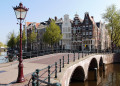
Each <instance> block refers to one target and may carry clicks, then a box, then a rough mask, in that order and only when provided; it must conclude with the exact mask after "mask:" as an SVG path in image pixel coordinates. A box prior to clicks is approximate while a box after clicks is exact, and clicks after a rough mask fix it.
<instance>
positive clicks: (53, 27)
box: [43, 20, 62, 45]
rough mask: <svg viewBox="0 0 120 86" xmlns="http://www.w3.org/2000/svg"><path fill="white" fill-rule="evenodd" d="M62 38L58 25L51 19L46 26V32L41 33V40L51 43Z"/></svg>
mask: <svg viewBox="0 0 120 86" xmlns="http://www.w3.org/2000/svg"><path fill="white" fill-rule="evenodd" d="M61 39H62V34H61V30H60V27H59V26H58V25H57V24H55V21H54V20H52V21H51V23H50V25H49V26H48V27H47V28H46V32H45V33H44V35H43V41H44V42H45V43H47V44H50V45H53V44H54V43H57V42H59V40H61Z"/></svg>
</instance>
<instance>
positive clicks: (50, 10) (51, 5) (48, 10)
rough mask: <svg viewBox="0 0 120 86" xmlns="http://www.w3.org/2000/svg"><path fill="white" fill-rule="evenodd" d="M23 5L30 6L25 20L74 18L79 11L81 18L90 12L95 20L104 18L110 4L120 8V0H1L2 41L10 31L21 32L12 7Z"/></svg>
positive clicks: (0, 27)
mask: <svg viewBox="0 0 120 86" xmlns="http://www.w3.org/2000/svg"><path fill="white" fill-rule="evenodd" d="M20 2H22V3H23V5H24V6H25V7H27V8H29V11H28V13H27V16H26V18H25V20H24V22H23V24H25V22H38V23H39V22H43V21H46V20H48V18H49V17H50V18H54V17H55V16H57V17H58V18H61V17H62V18H63V16H64V15H65V14H68V15H69V17H70V19H72V20H73V18H74V15H75V14H76V13H77V14H78V15H79V17H80V18H81V19H83V18H84V13H85V12H89V15H90V16H94V20H95V22H99V21H100V20H101V21H102V22H104V20H103V19H102V14H103V13H105V10H106V8H107V7H108V6H110V5H112V4H115V5H116V7H117V9H120V0H1V2H0V42H3V43H4V44H7V41H8V36H9V34H10V32H13V31H14V33H15V34H16V35H17V34H18V32H19V24H17V23H18V21H17V19H16V16H15V13H14V10H13V8H12V7H14V6H16V5H19V3H20Z"/></svg>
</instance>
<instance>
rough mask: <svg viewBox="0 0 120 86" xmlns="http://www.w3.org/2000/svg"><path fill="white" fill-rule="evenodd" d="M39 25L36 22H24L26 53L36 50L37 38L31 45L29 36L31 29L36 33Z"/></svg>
mask: <svg viewBox="0 0 120 86" xmlns="http://www.w3.org/2000/svg"><path fill="white" fill-rule="evenodd" d="M39 24H40V23H36V22H26V25H25V28H26V30H27V31H26V34H27V51H31V50H36V49H37V37H36V41H35V42H34V43H33V44H31V42H30V40H29V37H30V34H31V33H32V29H33V28H35V32H37V28H38V26H39Z"/></svg>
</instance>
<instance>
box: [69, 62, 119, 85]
mask: <svg viewBox="0 0 120 86" xmlns="http://www.w3.org/2000/svg"><path fill="white" fill-rule="evenodd" d="M97 74H98V75H97V81H95V80H90V79H89V80H86V81H85V82H71V83H70V85H69V86H120V64H109V65H106V66H105V72H104V71H101V70H98V73H97ZM90 75H92V73H91V74H90ZM91 78H93V77H91Z"/></svg>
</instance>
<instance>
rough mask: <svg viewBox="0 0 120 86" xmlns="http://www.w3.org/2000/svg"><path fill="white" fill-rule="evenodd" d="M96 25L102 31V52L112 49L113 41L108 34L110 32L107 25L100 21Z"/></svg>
mask: <svg viewBox="0 0 120 86" xmlns="http://www.w3.org/2000/svg"><path fill="white" fill-rule="evenodd" d="M96 24H97V26H98V28H99V29H100V33H101V34H100V42H101V44H100V45H101V50H102V51H104V50H106V49H110V46H111V45H110V44H111V41H110V36H109V34H108V30H107V29H106V25H105V23H102V22H101V21H100V22H97V23H96Z"/></svg>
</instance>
